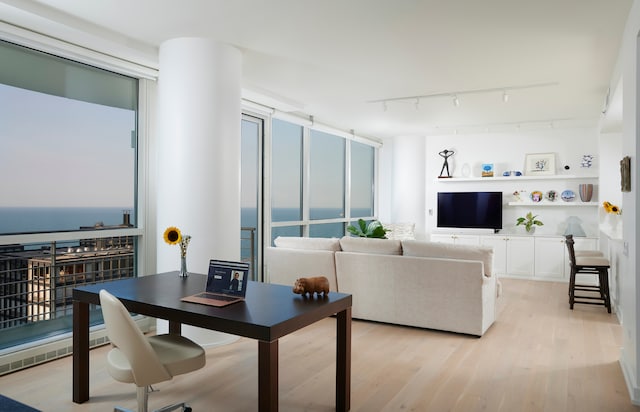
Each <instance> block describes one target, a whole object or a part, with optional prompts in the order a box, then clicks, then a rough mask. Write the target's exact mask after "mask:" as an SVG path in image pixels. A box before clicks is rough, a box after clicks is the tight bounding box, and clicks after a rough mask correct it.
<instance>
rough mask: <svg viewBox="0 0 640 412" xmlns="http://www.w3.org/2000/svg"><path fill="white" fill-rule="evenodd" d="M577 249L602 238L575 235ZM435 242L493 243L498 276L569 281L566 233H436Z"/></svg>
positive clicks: (594, 244) (488, 244) (583, 248)
mask: <svg viewBox="0 0 640 412" xmlns="http://www.w3.org/2000/svg"><path fill="white" fill-rule="evenodd" d="M574 239H575V241H576V243H575V248H576V250H586V249H590V250H593V249H598V239H597V238H591V237H575V238H574ZM431 241H432V242H442V243H453V244H464V245H482V246H492V247H493V253H494V259H493V272H494V274H496V275H498V276H503V277H517V278H527V279H538V280H553V281H568V279H569V257H568V254H567V247H566V245H565V242H564V236H559V235H558V236H553V235H541V236H536V235H526V234H525V235H518V234H503V233H497V234H466V233H432V234H431Z"/></svg>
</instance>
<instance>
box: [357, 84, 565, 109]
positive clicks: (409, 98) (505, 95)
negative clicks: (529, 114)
mask: <svg viewBox="0 0 640 412" xmlns="http://www.w3.org/2000/svg"><path fill="white" fill-rule="evenodd" d="M558 84H559V83H557V82H552V83H537V84H525V85H514V86H506V87H495V88H491V89H473V90H458V91H445V92H442V93H433V94H423V95H420V96H405V97H391V98H387V99H380V100H370V101H369V102H368V103H382V108H383V110H384V111H387V103H389V102H402V101H404V102H406V101H414V105H415V108H416V110H417V109H418V107H419V105H420V100H422V99H429V98H435V97H450V98H452V99H453V104H454V106H456V107H459V106H460V100H459V99H458V95H462V94H465V95H466V94H488V93H492V94H495V93H496V92H502V101H503V102H504V103H507V102H508V101H509V98H510V96H509V92H510V91H513V90H524V89H535V88H539V87H550V86H557V85H558Z"/></svg>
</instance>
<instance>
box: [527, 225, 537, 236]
mask: <svg viewBox="0 0 640 412" xmlns="http://www.w3.org/2000/svg"><path fill="white" fill-rule="evenodd" d="M525 231H526V232H527V234H528V235H533V234H534V233H536V227H535V226H531V227H530V228H529V230H526V229H525Z"/></svg>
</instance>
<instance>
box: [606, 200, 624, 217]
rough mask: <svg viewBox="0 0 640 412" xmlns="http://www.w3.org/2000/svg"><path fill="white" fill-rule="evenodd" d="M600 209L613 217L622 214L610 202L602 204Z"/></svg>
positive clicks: (620, 210)
mask: <svg viewBox="0 0 640 412" xmlns="http://www.w3.org/2000/svg"><path fill="white" fill-rule="evenodd" d="M602 207H603V208H604V211H605V212H607V213H611V214H614V215H619V214H621V213H622V209H620V208H619V207H618V206H616V205H613V204H611V203H610V202H606V201H605V202H602Z"/></svg>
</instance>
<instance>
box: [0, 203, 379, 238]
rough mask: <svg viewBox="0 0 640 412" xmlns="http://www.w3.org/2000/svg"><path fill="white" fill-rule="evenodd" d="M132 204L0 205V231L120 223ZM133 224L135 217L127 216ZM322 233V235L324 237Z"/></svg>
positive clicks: (277, 213)
mask: <svg viewBox="0 0 640 412" xmlns="http://www.w3.org/2000/svg"><path fill="white" fill-rule="evenodd" d="M132 210H133V207H86V208H85V207H69V208H66V207H0V234H17V233H37V232H54V231H68V230H77V229H79V228H80V227H83V226H94V225H95V224H96V223H99V222H102V223H103V224H104V225H105V226H111V225H120V224H122V222H123V212H124V211H131V213H133V212H132ZM369 213H370V210H369V209H354V210H353V215H354V216H356V217H357V216H368V215H369ZM272 214H273V220H274V222H284V221H298V220H300V215H299V210H298V209H295V208H278V209H274V210H273V212H272ZM338 217H341V211H340V210H339V209H333V208H317V209H312V210H311V218H312V219H329V218H338ZM130 222H131V224H133V225H135V223H136V222H135V216H134V215H133V214H131V216H130ZM257 222H258V218H257V213H256V209H251V208H243V209H242V212H241V226H243V227H256V226H257ZM340 227H341V224H335V223H334V224H326V225H319V226H317V227H316V230H313V229H312V234H313V235H314V236H317V237H331V236H335V235H336V233H335V231H336V230H337V229H339V228H340ZM297 230H298V229H297V227H296V228H290V227H287V228H275V229H274V231H275V232H278V235H283V236H284V235H286V236H298V235H299V234H298V233H297ZM325 234H326V236H325Z"/></svg>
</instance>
